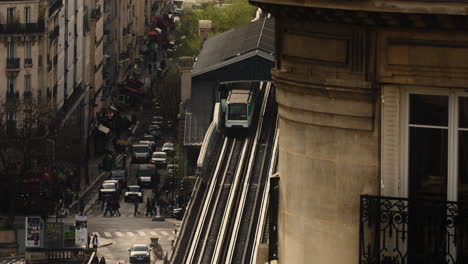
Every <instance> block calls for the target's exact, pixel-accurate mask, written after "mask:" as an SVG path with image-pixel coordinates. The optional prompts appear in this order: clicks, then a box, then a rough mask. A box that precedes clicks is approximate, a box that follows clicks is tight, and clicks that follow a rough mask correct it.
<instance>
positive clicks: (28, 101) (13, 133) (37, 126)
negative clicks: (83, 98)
mask: <svg viewBox="0 0 468 264" xmlns="http://www.w3.org/2000/svg"><path fill="white" fill-rule="evenodd" d="M52 113H53V108H52V106H50V105H48V104H44V103H41V102H39V101H38V100H34V99H33V98H31V95H27V94H25V96H24V98H23V99H22V100H20V99H19V95H18V93H16V94H7V98H6V102H5V103H4V104H3V105H2V106H1V107H0V177H1V178H3V179H4V181H3V182H6V183H7V184H6V191H7V193H8V195H7V196H8V197H7V198H8V221H7V224H9V225H11V224H13V220H14V216H15V213H16V210H15V209H16V207H15V202H16V199H17V195H18V193H19V187H20V184H21V181H22V178H23V176H24V175H25V174H26V173H27V172H28V171H29V170H31V169H33V168H34V167H36V166H39V165H44V164H47V162H48V157H47V155H44V150H45V149H46V148H47V135H48V131H49V129H48V123H49V121H50V120H51V119H52V116H53V115H52ZM4 194H5V193H4Z"/></svg>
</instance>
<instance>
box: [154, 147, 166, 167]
mask: <svg viewBox="0 0 468 264" xmlns="http://www.w3.org/2000/svg"><path fill="white" fill-rule="evenodd" d="M166 160H167V154H166V152H163V151H156V152H153V155H152V156H151V161H150V162H151V163H152V164H156V166H157V167H163V168H164V167H166Z"/></svg>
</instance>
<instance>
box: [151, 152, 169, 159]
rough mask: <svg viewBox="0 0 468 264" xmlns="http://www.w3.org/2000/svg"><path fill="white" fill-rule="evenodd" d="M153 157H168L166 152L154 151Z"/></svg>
mask: <svg viewBox="0 0 468 264" xmlns="http://www.w3.org/2000/svg"><path fill="white" fill-rule="evenodd" d="M153 158H154V159H165V158H166V153H154V154H153Z"/></svg>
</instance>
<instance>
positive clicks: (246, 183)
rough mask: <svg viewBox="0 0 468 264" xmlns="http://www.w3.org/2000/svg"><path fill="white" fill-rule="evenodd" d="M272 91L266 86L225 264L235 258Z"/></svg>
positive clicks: (269, 85) (268, 85) (269, 86)
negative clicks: (259, 141)
mask: <svg viewBox="0 0 468 264" xmlns="http://www.w3.org/2000/svg"><path fill="white" fill-rule="evenodd" d="M270 89H271V84H270V83H268V84H267V85H266V89H265V94H264V99H263V102H262V108H261V112H260V116H259V118H258V120H259V122H258V123H257V131H256V134H255V139H254V144H253V147H252V149H251V155H250V160H249V165H248V167H247V172H246V174H245V175H246V177H245V180H244V185H243V188H242V193H241V196H240V201H239V205H238V207H237V214H236V217H235V222H234V225H233V229H232V233H231V239H230V241H229V246H228V251H227V255H226V259H225V263H231V261H232V257H233V254H234V249H235V245H236V242H237V236H238V231H239V226H240V223H241V220H242V215H243V213H244V207H245V201H246V199H247V192H248V191H249V185H250V183H249V181H250V178H251V175H252V168H253V165H254V160H255V158H256V155H255V153H256V151H257V145H258V140H259V138H260V134H261V133H262V128H263V117H264V116H265V110H266V106H267V103H268V98H269V94H270ZM218 256H219V253H218ZM217 261H218V259H215V262H212V263H218V262H217Z"/></svg>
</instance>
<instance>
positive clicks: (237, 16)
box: [174, 0, 256, 57]
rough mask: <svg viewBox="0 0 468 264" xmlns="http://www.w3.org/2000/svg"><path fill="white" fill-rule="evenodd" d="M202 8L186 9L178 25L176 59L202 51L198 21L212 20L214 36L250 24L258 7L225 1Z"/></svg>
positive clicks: (212, 33)
mask: <svg viewBox="0 0 468 264" xmlns="http://www.w3.org/2000/svg"><path fill="white" fill-rule="evenodd" d="M199 6H200V8H190V7H188V8H185V9H184V14H183V15H182V16H181V18H180V22H179V25H177V30H176V39H177V40H178V46H177V47H176V51H175V52H174V57H181V56H195V55H196V54H197V53H198V50H199V49H200V44H201V40H200V37H199V36H198V21H199V20H211V22H212V24H211V25H212V28H211V32H210V36H214V35H217V34H220V33H223V32H225V31H228V30H230V29H233V28H235V27H238V26H240V25H243V24H246V23H249V22H250V21H251V20H252V18H253V17H254V14H255V10H256V7H254V6H252V5H250V4H249V3H248V2H247V1H245V0H232V1H225V3H224V4H222V5H219V4H216V3H213V2H209V3H203V4H200V5H199Z"/></svg>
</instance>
